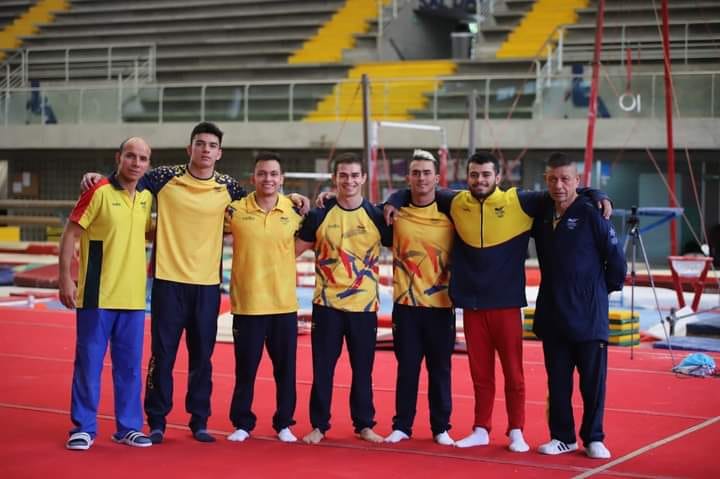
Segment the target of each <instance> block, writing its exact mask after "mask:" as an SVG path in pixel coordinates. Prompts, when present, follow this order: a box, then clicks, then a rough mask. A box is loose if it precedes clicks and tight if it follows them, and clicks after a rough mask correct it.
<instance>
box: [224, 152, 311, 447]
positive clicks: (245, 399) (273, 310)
mask: <svg viewBox="0 0 720 479" xmlns="http://www.w3.org/2000/svg"><path fill="white" fill-rule="evenodd" d="M251 182H252V184H253V185H255V191H254V192H252V193H250V194H249V195H248V196H246V197H245V198H243V199H241V200H236V201H233V202H232V203H231V204H230V206H229V207H228V214H227V216H226V218H227V226H228V227H229V231H230V232H231V233H232V236H233V259H232V275H231V280H230V298H231V303H232V313H233V340H234V345H235V389H234V391H233V396H232V402H231V405H230V420H231V421H232V423H233V426H235V431H234V432H233V433H232V434H230V435H229V436H228V440H230V441H236V442H242V441H244V440H246V439H247V438H248V437H250V432H251V431H252V430H253V429H254V428H255V423H256V420H257V417H256V416H255V414H254V413H253V412H252V402H253V393H254V387H255V377H256V375H257V370H258V366H259V365H260V359H261V357H262V352H263V343H264V344H265V346H266V348H267V352H268V355H269V356H270V360H271V361H272V365H273V376H274V378H275V387H276V393H275V398H276V399H275V403H276V409H275V414H274V415H273V420H272V422H273V429H275V431H276V432H277V435H278V438H279V439H280V440H281V441H283V442H295V441H296V440H297V438H296V437H295V436H294V435H293V433H292V431H291V430H290V426H292V425H294V424H295V420H294V419H293V414H294V413H295V403H296V390H295V356H296V352H297V309H298V303H297V293H296V289H295V288H296V269H295V235H296V233H297V231H298V229H299V228H300V223H301V222H302V216H301V215H300V214H299V213H298V212H297V210H296V209H295V208H294V205H293V203H292V201H290V199H289V198H287V197H286V196H284V195H282V194H280V189H281V188H282V185H283V168H282V160H281V159H280V157H279V156H278V155H277V154H275V153H270V152H263V153H260V154H258V155H257V156H256V158H255V168H254V172H253V176H252V177H251Z"/></svg>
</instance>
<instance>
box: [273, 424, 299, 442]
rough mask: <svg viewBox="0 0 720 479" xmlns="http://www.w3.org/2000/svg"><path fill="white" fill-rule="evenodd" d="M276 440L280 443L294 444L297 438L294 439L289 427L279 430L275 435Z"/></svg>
mask: <svg viewBox="0 0 720 479" xmlns="http://www.w3.org/2000/svg"><path fill="white" fill-rule="evenodd" d="M277 437H278V439H280V440H281V441H282V442H295V441H297V438H296V437H295V434H293V433H292V431H291V430H290V428H289V427H286V428H284V429H281V430H280V432H278V434H277Z"/></svg>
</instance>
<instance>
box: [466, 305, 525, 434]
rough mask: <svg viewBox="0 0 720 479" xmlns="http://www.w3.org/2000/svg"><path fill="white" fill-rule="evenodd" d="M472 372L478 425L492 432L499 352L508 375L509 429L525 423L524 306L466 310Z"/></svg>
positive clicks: (504, 371)
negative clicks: (496, 367)
mask: <svg viewBox="0 0 720 479" xmlns="http://www.w3.org/2000/svg"><path fill="white" fill-rule="evenodd" d="M463 325H464V330H465V341H466V344H467V351H468V358H469V361H470V374H471V375H472V380H473V388H474V390H475V424H474V426H475V427H484V428H485V429H487V430H488V431H490V428H491V423H492V410H493V403H494V402H495V351H497V352H498V356H500V363H501V364H502V369H503V375H504V376H505V407H506V409H507V415H508V429H507V430H508V431H509V430H510V429H522V428H523V426H524V425H525V378H524V376H523V365H522V353H523V348H522V319H521V317H520V309H518V308H507V309H485V310H471V309H465V310H464V311H463Z"/></svg>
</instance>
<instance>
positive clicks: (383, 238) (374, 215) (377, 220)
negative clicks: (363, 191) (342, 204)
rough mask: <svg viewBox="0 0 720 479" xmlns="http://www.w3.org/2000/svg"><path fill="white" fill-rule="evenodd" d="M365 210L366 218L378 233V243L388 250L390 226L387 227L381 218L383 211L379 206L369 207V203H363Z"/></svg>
mask: <svg viewBox="0 0 720 479" xmlns="http://www.w3.org/2000/svg"><path fill="white" fill-rule="evenodd" d="M363 206H364V207H365V210H366V211H367V214H368V216H370V219H371V220H372V222H373V223H374V224H375V226H376V227H377V229H378V231H379V232H380V243H381V244H382V245H383V246H387V247H388V248H390V247H391V246H392V241H393V240H392V226H390V225H388V224H387V222H386V221H385V218H384V216H383V210H382V209H381V208H380V207H379V206H375V205H371V204H370V202H365V203H364V205H363Z"/></svg>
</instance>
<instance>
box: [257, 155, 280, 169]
mask: <svg viewBox="0 0 720 479" xmlns="http://www.w3.org/2000/svg"><path fill="white" fill-rule="evenodd" d="M261 161H277V162H278V165H280V173H282V172H283V171H284V170H283V161H282V159H281V158H280V155H278V154H277V153H275V152H273V151H261V152H259V153H258V154H257V155H255V165H257V164H258V163H260V162H261Z"/></svg>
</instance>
